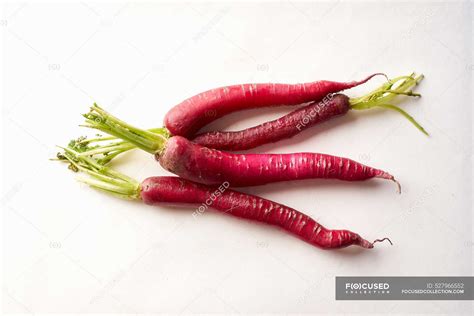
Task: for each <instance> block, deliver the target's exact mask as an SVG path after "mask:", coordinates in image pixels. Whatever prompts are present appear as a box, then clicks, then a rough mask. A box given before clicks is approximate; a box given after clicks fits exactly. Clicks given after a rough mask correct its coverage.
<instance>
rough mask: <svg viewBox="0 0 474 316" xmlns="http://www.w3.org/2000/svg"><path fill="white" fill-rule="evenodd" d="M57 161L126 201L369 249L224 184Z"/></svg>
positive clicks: (329, 245)
mask: <svg viewBox="0 0 474 316" xmlns="http://www.w3.org/2000/svg"><path fill="white" fill-rule="evenodd" d="M64 150H65V152H64V153H63V154H59V155H58V157H59V158H60V159H61V160H66V159H67V160H68V161H69V162H70V163H71V164H72V166H73V167H72V169H73V170H76V171H83V172H85V173H87V174H89V175H90V176H91V177H87V178H81V179H79V180H80V181H82V182H85V183H87V184H89V185H90V186H92V187H94V188H97V189H100V190H102V191H106V192H108V193H112V194H115V195H117V196H119V197H122V198H126V199H136V200H142V201H143V202H144V203H146V204H149V205H157V204H162V203H173V204H177V203H181V204H190V205H207V206H208V207H210V208H213V209H215V210H217V211H219V212H222V213H225V214H230V215H233V216H237V217H241V218H245V219H250V220H255V221H259V222H263V223H266V224H270V225H275V226H278V227H281V228H282V229H284V230H286V231H287V232H289V233H291V234H293V235H295V236H297V237H299V238H300V239H302V240H304V241H306V242H308V243H310V244H311V245H314V246H317V247H319V248H322V249H338V248H344V247H348V246H351V245H356V246H360V247H363V248H367V249H370V248H373V247H374V243H376V242H380V241H384V240H388V241H389V242H390V243H391V241H390V240H389V239H388V238H384V239H377V240H375V241H374V242H369V241H367V240H366V239H364V238H362V237H361V236H359V235H358V234H356V233H353V232H351V231H348V230H331V229H327V228H325V227H323V226H322V225H321V224H319V223H318V222H316V221H315V220H313V219H312V218H311V217H309V216H307V215H305V214H303V213H301V212H299V211H297V210H295V209H292V208H290V207H287V206H285V205H282V204H278V203H276V202H273V201H270V200H267V199H264V198H261V197H258V196H255V195H249V194H245V193H241V192H238V191H233V190H231V189H228V187H227V186H206V185H203V184H198V183H194V182H191V181H188V180H185V179H181V178H178V177H151V178H147V179H145V180H144V181H143V182H142V183H139V182H137V181H135V180H134V179H132V178H130V177H128V176H125V175H123V174H121V173H119V172H116V171H114V170H112V169H110V168H108V167H104V166H103V165H101V164H100V163H98V162H97V161H95V160H94V159H92V158H89V157H84V156H81V155H80V153H77V152H75V151H74V150H72V149H71V148H64Z"/></svg>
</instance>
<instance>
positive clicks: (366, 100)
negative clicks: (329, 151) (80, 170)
mask: <svg viewBox="0 0 474 316" xmlns="http://www.w3.org/2000/svg"><path fill="white" fill-rule="evenodd" d="M422 78H423V76H422V75H420V76H416V77H415V76H414V74H412V75H410V76H405V77H398V78H395V79H393V80H390V81H389V82H387V83H385V84H383V85H382V86H381V87H379V88H377V89H376V90H374V91H372V92H370V93H369V94H367V95H365V96H363V97H359V98H349V97H347V96H345V95H342V94H336V95H333V94H330V95H327V96H326V97H324V98H323V100H322V101H321V102H312V103H310V104H308V105H306V106H303V107H301V108H299V109H297V110H295V111H293V112H291V113H289V114H287V115H285V116H283V117H281V118H279V119H276V120H273V121H269V122H266V123H263V124H260V125H258V126H255V127H251V128H247V129H244V130H241V131H213V132H207V133H202V134H199V135H197V136H196V137H195V138H194V139H192V140H193V142H195V143H197V144H200V145H202V146H205V147H209V148H214V149H220V150H227V151H237V150H247V149H250V148H254V147H257V146H260V145H263V144H267V143H272V142H276V141H279V140H282V139H285V138H290V137H292V136H294V135H296V134H298V133H300V132H301V131H303V130H305V129H307V128H309V127H311V126H314V125H316V124H318V123H321V122H324V121H326V120H329V119H331V118H334V117H337V116H339V115H344V114H345V113H347V112H348V111H349V110H350V109H353V110H365V109H370V108H374V107H381V108H388V109H392V110H395V111H397V112H399V113H401V114H402V115H403V116H405V117H406V118H407V119H408V120H409V121H410V122H411V123H413V124H414V125H415V126H416V127H417V128H418V129H419V130H420V131H422V132H423V133H425V134H427V133H426V131H425V130H424V129H423V127H421V126H420V125H419V124H418V123H417V122H416V121H415V120H414V119H413V118H412V117H411V116H410V115H409V114H408V113H406V112H405V111H403V110H402V109H400V108H399V107H397V106H394V105H391V104H389V103H388V102H390V101H392V100H393V98H394V97H395V96H397V95H400V94H403V95H409V96H420V95H419V94H416V93H413V92H412V91H411V90H410V89H411V88H412V87H413V86H414V85H416V84H417V83H418V82H419V81H420V80H422ZM398 81H402V83H401V84H399V85H398V86H397V87H396V88H393V86H394V85H395V84H396V83H397V82H398ZM150 131H152V132H155V133H164V134H166V135H169V134H170V133H169V132H168V131H167V130H166V129H162V128H161V129H160V128H157V129H151V130H150ZM108 139H109V138H103V139H101V138H99V139H93V140H83V143H84V144H91V143H94V142H99V141H103V140H108ZM99 147H103V146H99ZM133 147H134V146H133V145H131V144H126V143H125V142H116V143H115V144H111V145H109V146H108V148H107V151H108V152H109V153H111V152H114V155H118V154H120V153H121V152H124V151H127V150H129V149H132V148H133ZM97 151H100V150H99V149H97ZM108 159H111V157H110V156H109V157H108Z"/></svg>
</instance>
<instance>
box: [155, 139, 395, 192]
mask: <svg viewBox="0 0 474 316" xmlns="http://www.w3.org/2000/svg"><path fill="white" fill-rule="evenodd" d="M155 158H156V159H157V160H158V161H159V162H160V164H161V166H162V167H163V168H165V169H166V170H168V171H170V172H172V173H174V174H176V175H178V176H180V177H183V178H185V179H188V180H191V181H195V182H199V183H204V184H219V183H222V182H224V181H228V182H229V183H230V185H231V186H233V187H242V186H255V185H262V184H267V183H272V182H280V181H291V180H303V179H315V178H321V179H339V180H345V181H361V180H366V179H370V178H374V177H376V178H383V179H388V180H392V181H395V180H394V177H393V176H392V175H390V174H388V173H386V172H385V171H382V170H379V169H375V168H371V167H368V166H365V165H363V164H361V163H358V162H356V161H354V160H351V159H348V158H342V157H337V156H331V155H326V154H318V153H293V154H234V153H228V152H223V151H219V150H216V149H210V148H207V147H203V146H200V145H197V144H195V143H193V142H191V141H189V140H187V139H186V138H184V137H181V136H174V137H171V138H170V139H169V140H168V141H167V143H166V147H165V149H164V151H162V152H161V153H159V154H156V155H155Z"/></svg>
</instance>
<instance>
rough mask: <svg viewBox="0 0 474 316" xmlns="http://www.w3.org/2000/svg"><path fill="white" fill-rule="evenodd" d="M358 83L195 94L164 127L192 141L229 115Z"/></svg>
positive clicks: (176, 109)
mask: <svg viewBox="0 0 474 316" xmlns="http://www.w3.org/2000/svg"><path fill="white" fill-rule="evenodd" d="M377 75H382V76H385V75H384V74H381V73H376V74H372V75H370V76H368V77H367V78H365V79H364V80H361V81H352V82H335V81H314V82H309V83H297V84H282V83H254V84H240V85H233V86H227V87H220V88H216V89H212V90H208V91H206V92H203V93H200V94H197V95H195V96H193V97H191V98H189V99H186V100H184V101H183V102H181V103H180V104H178V105H176V106H175V107H173V108H172V109H171V110H170V111H169V112H168V113H167V114H166V116H165V119H164V125H165V127H166V128H167V129H168V130H169V131H170V132H171V134H173V135H179V136H184V137H188V138H189V137H192V136H193V135H194V133H196V132H197V131H198V130H199V129H201V128H202V127H203V126H205V125H207V124H209V123H210V122H212V121H214V120H216V119H218V118H220V117H222V116H224V115H227V114H229V113H232V112H236V111H241V110H247V109H253V108H259V107H269V106H280V105H298V104H302V103H306V102H312V101H320V100H321V99H322V98H324V96H326V95H327V94H331V93H336V92H339V91H342V90H346V89H350V88H353V87H356V86H359V85H361V84H363V83H366V82H367V81H369V80H370V79H371V78H373V77H374V76H377Z"/></svg>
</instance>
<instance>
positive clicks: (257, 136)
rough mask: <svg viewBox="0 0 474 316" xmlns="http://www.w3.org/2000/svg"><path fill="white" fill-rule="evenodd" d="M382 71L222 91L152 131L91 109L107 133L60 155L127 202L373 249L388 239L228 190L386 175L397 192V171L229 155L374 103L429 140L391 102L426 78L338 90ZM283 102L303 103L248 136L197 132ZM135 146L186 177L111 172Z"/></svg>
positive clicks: (90, 121)
mask: <svg viewBox="0 0 474 316" xmlns="http://www.w3.org/2000/svg"><path fill="white" fill-rule="evenodd" d="M377 75H383V74H373V75H371V76H369V77H367V78H366V79H364V80H362V81H354V82H347V83H346V82H333V81H316V82H311V83H302V84H275V83H268V84H242V85H234V86H227V87H222V88H217V89H213V90H209V91H206V92H203V93H201V94H198V95H196V96H193V97H191V98H189V99H187V100H185V101H183V102H182V103H180V104H178V105H176V106H175V107H173V108H172V109H171V110H170V111H169V112H168V113H167V115H166V117H165V120H164V125H165V126H164V127H162V128H154V129H149V130H144V129H139V128H136V127H134V126H132V125H129V124H127V123H125V122H123V121H121V120H119V119H117V118H116V117H114V116H112V115H111V114H109V113H108V112H106V111H105V110H104V109H102V108H100V107H99V106H97V105H96V104H94V105H93V106H92V107H91V110H90V112H89V113H87V114H84V117H85V119H86V120H85V125H84V126H86V127H90V128H94V129H98V130H100V131H102V132H105V133H107V134H109V135H110V136H106V137H103V136H99V137H96V138H91V139H87V138H85V137H81V138H79V139H76V140H73V141H71V142H70V143H69V145H68V146H67V147H65V148H63V150H64V151H63V152H62V153H59V154H58V159H59V160H62V161H67V162H68V163H69V166H70V168H71V169H73V170H74V171H82V172H84V173H86V174H88V175H89V176H90V177H85V178H81V179H80V181H83V182H85V183H87V184H89V185H90V186H92V187H94V188H97V189H100V190H103V191H106V192H109V193H112V194H114V195H117V196H119V197H122V198H126V199H139V200H142V201H143V202H145V203H146V204H158V203H163V202H168V203H186V204H196V205H200V204H205V205H207V206H209V207H211V208H213V209H215V210H218V211H221V212H223V213H228V214H232V215H234V216H238V217H243V218H248V219H254V220H257V221H261V222H265V223H268V224H273V225H276V226H280V227H282V228H283V229H285V230H287V231H289V232H291V233H292V234H294V235H296V236H298V237H300V238H301V239H303V240H305V241H307V242H309V243H311V244H313V245H315V246H318V247H321V248H323V249H335V248H342V247H347V246H350V245H358V246H361V247H364V248H373V246H374V243H375V242H378V241H382V240H385V239H387V238H384V239H381V240H379V239H377V240H375V241H374V242H369V241H367V240H365V239H363V238H362V237H360V236H359V235H358V234H355V233H353V232H351V231H348V230H330V229H327V228H325V227H323V226H322V225H320V224H319V223H317V222H316V221H315V220H313V219H312V218H310V217H309V216H307V215H305V214H303V213H301V212H298V211H297V210H294V209H292V208H290V207H287V206H284V205H282V204H278V203H276V202H273V201H270V200H267V199H263V198H261V197H258V196H255V195H249V194H244V193H241V192H239V191H234V190H232V189H229V186H230V187H242V186H255V185H262V184H266V183H271V182H278V181H291V180H301V179H310V178H324V179H340V180H345V181H361V180H366V179H370V178H381V179H388V180H391V181H394V182H395V183H396V184H397V186H398V190H399V191H400V185H399V184H398V182H397V181H396V180H395V178H394V177H393V176H392V175H391V174H389V173H387V172H385V171H383V170H380V169H375V168H373V167H370V166H366V165H363V164H361V163H359V162H356V161H354V160H351V159H348V158H343V157H337V156H332V155H326V154H319V153H309V152H306V153H292V154H235V153H231V152H229V151H237V150H245V149H249V148H254V147H257V146H260V145H263V144H267V143H271V142H276V141H278V140H282V139H285V138H290V137H292V136H294V135H296V134H298V133H299V132H301V131H302V130H304V129H307V128H309V127H311V126H313V125H315V124H318V123H320V122H323V121H326V120H329V119H330V118H333V117H336V116H338V115H343V114H345V113H347V112H348V111H349V110H350V109H353V110H365V109H370V108H373V107H382V108H388V109H392V110H395V111H397V112H399V113H401V114H402V115H403V116H405V117H406V118H407V119H408V120H409V121H410V122H412V123H413V124H414V125H415V126H416V127H417V128H418V129H419V130H421V131H422V132H423V133H425V134H426V131H425V130H424V129H423V128H422V127H421V126H420V125H419V124H418V123H417V122H416V121H415V120H414V119H413V118H412V117H411V116H410V115H408V114H407V113H406V112H405V111H403V110H402V109H401V108H399V107H397V106H395V105H393V104H391V102H392V100H393V99H394V98H395V97H396V96H397V95H406V96H420V95H419V94H416V93H413V92H412V91H411V88H412V87H414V86H415V85H416V84H417V83H418V82H419V81H420V80H421V79H422V78H423V76H422V75H415V74H411V75H409V76H402V77H397V78H394V79H391V80H388V79H387V81H386V82H385V83H384V84H383V85H381V86H380V87H379V88H377V89H375V90H374V91H372V92H370V93H368V94H367V95H365V96H362V97H359V98H349V97H348V96H346V95H343V94H337V93H338V92H340V91H342V90H346V89H350V88H353V87H356V86H359V85H361V84H364V83H366V82H367V81H368V80H369V79H371V78H372V77H374V76H377ZM383 76H385V75H383ZM385 77H386V76H385ZM280 105H301V106H300V107H299V108H297V109H296V110H294V111H293V112H290V113H289V114H287V115H285V116H283V117H281V118H279V119H277V120H273V121H269V122H266V123H263V124H261V125H258V126H255V127H251V128H247V129H244V130H241V131H232V132H224V131H213V132H206V133H199V130H200V129H201V128H202V127H204V126H205V125H207V124H209V123H210V122H212V121H214V120H217V119H218V118H220V117H222V116H224V115H227V114H229V113H232V112H236V111H240V110H246V109H252V108H260V107H270V106H280ZM136 147H138V148H140V149H142V150H145V151H147V152H149V153H151V154H153V155H154V157H155V159H156V160H157V161H158V162H159V163H160V165H161V166H162V167H163V168H165V169H166V170H168V171H170V172H172V173H174V174H176V175H178V176H179V177H151V178H147V179H145V180H144V181H143V182H141V183H139V182H137V181H136V180H134V179H132V178H130V177H128V176H126V175H124V174H122V173H119V172H117V171H114V170H113V169H111V168H110V167H109V166H108V164H109V162H110V161H111V160H112V159H114V157H116V156H117V155H119V154H121V153H124V152H126V151H128V150H130V149H133V148H136ZM223 150H225V151H223ZM387 240H388V239H387ZM389 241H390V240H389Z"/></svg>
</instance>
